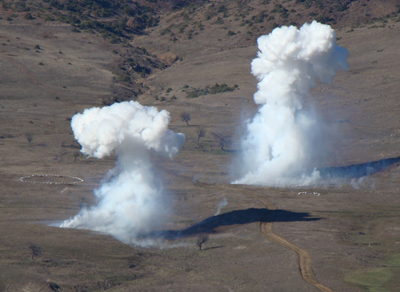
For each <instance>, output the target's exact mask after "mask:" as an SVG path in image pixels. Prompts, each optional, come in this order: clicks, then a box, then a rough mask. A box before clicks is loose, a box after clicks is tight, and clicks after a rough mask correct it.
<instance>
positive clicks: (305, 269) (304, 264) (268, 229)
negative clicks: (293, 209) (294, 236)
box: [195, 182, 334, 292]
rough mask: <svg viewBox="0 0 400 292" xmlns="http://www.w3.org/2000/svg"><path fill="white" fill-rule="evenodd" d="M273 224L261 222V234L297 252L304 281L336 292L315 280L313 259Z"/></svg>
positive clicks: (268, 204) (326, 291)
mask: <svg viewBox="0 0 400 292" xmlns="http://www.w3.org/2000/svg"><path fill="white" fill-rule="evenodd" d="M195 185H198V186H201V187H214V188H219V189H223V190H226V187H221V186H217V185H214V184H207V183H199V182H197V183H195ZM229 189H231V190H233V191H237V189H236V188H234V187H232V186H230V187H229ZM241 192H242V193H245V194H246V195H248V196H250V197H253V198H255V199H257V200H258V201H260V202H261V203H262V204H264V205H265V207H266V208H267V209H268V210H277V209H278V207H277V206H276V205H275V204H273V203H271V202H270V201H268V200H267V199H265V198H263V197H260V196H257V195H255V194H253V193H252V192H250V191H245V190H241ZM272 223H273V222H260V232H261V234H262V235H263V236H264V237H266V238H268V239H269V240H271V241H274V242H276V243H279V244H280V245H282V246H283V247H286V248H288V249H290V250H293V251H294V252H296V254H297V256H298V258H299V270H300V273H301V276H302V277H303V279H304V280H305V281H307V282H308V283H310V284H311V285H313V286H315V287H316V288H318V289H319V290H320V291H323V292H334V291H333V290H332V289H331V288H329V287H326V286H325V285H323V284H321V283H319V282H318V281H317V280H316V279H315V275H314V272H313V270H312V266H311V257H310V255H309V254H308V252H307V251H306V250H304V249H302V248H300V247H298V246H296V245H294V244H293V243H291V242H289V241H288V240H287V239H285V238H283V237H281V236H279V235H277V234H275V233H274V230H273V229H272Z"/></svg>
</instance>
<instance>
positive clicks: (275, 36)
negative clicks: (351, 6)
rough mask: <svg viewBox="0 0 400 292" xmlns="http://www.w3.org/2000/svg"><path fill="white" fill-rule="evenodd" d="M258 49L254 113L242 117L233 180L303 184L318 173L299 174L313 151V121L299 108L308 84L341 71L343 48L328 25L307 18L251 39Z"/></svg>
mask: <svg viewBox="0 0 400 292" xmlns="http://www.w3.org/2000/svg"><path fill="white" fill-rule="evenodd" d="M257 43H258V48H259V52H258V54H257V58H256V59H254V60H253V61H252V63H251V73H252V74H253V75H254V76H256V77H257V79H258V80H259V83H258V85H257V87H258V91H257V92H256V93H255V94H254V101H255V102H256V104H258V105H260V107H259V110H258V113H257V114H256V115H255V116H254V117H253V119H252V120H251V121H247V133H246V135H245V136H244V137H243V139H242V141H241V148H242V155H241V157H240V168H241V169H240V170H241V174H240V177H241V178H240V179H238V180H237V181H235V182H234V183H241V184H255V185H272V186H285V185H291V184H297V185H299V184H300V185H306V184H310V183H313V182H315V181H316V179H318V177H319V174H318V171H314V172H313V173H312V174H308V175H306V174H305V170H306V169H309V168H310V167H311V169H312V168H313V167H314V166H315V165H310V162H311V160H312V153H313V142H315V135H316V133H318V123H317V121H316V119H315V118H314V117H313V116H312V115H311V114H310V112H309V111H307V110H305V109H303V102H304V99H305V98H306V97H307V95H308V92H309V90H310V88H311V87H314V86H316V85H317V79H319V80H320V81H321V82H322V83H331V82H332V79H333V77H334V76H335V74H336V72H337V71H338V70H347V69H348V63H347V57H348V52H347V50H346V49H344V48H342V47H339V46H338V45H337V44H336V34H335V32H334V30H333V29H332V28H331V27H330V26H329V25H324V24H320V23H318V22H316V21H313V22H312V23H311V24H307V23H306V24H304V25H303V26H302V27H301V28H300V29H297V28H296V27H294V26H290V27H286V26H283V27H280V28H276V29H274V30H273V31H272V32H271V33H270V34H269V35H264V36H261V37H260V38H258V40H257Z"/></svg>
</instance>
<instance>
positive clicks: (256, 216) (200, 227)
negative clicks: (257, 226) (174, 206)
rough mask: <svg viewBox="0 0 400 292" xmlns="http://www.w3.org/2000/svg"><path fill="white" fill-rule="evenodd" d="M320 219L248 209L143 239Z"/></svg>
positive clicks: (150, 234) (151, 234)
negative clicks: (258, 223)
mask: <svg viewBox="0 0 400 292" xmlns="http://www.w3.org/2000/svg"><path fill="white" fill-rule="evenodd" d="M320 219H321V218H310V214H309V213H302V212H300V213H299V212H291V211H285V210H268V209H255V208H250V209H246V210H236V211H232V212H228V213H224V214H221V215H217V216H212V217H210V218H207V219H206V220H204V221H202V222H200V223H197V224H195V225H193V226H191V227H188V228H186V229H184V230H163V231H156V232H152V233H148V234H146V235H143V237H157V238H165V239H177V238H181V237H188V236H194V235H196V234H200V233H215V232H216V230H215V229H217V228H218V227H221V226H227V225H235V224H249V223H254V222H293V221H316V220H320Z"/></svg>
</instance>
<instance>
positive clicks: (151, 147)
mask: <svg viewBox="0 0 400 292" xmlns="http://www.w3.org/2000/svg"><path fill="white" fill-rule="evenodd" d="M169 122H170V115H169V112H167V111H165V110H162V111H160V112H159V111H158V110H157V109H156V108H154V107H145V106H142V105H140V104H139V103H138V102H133V101H130V102H121V103H116V104H113V105H111V106H107V107H103V108H101V109H100V108H90V109H86V110H84V111H83V113H82V114H76V115H75V116H73V118H72V121H71V127H72V130H73V132H74V135H75V139H76V140H77V141H78V142H79V144H81V145H82V150H81V152H82V153H84V154H87V155H89V156H94V157H97V158H102V157H104V156H106V155H110V154H111V153H112V152H114V153H115V154H116V155H117V162H116V167H115V168H114V169H113V170H111V171H110V172H109V174H108V178H106V179H105V180H104V181H103V182H102V186H101V187H100V188H99V189H97V190H95V191H94V193H95V195H96V197H97V198H98V199H99V203H98V205H97V206H93V207H90V208H88V209H87V208H85V209H82V210H81V211H80V212H79V213H78V214H77V215H76V216H75V217H73V218H71V219H69V220H66V221H64V222H63V223H62V225H61V226H60V227H66V228H83V229H91V230H95V231H100V232H105V233H108V234H111V235H112V236H114V237H116V238H117V239H119V240H121V241H122V242H125V243H139V244H140V242H138V241H137V236H138V235H140V234H141V233H143V232H148V231H150V230H152V229H153V228H154V227H156V226H157V224H158V223H160V220H161V219H162V218H164V216H165V215H166V214H167V213H168V207H167V206H166V205H165V204H164V200H163V196H162V187H161V184H160V183H157V182H156V180H155V177H154V175H153V172H152V168H151V160H150V152H151V151H154V152H156V153H158V154H161V155H165V156H169V157H170V158H172V157H173V156H174V155H175V154H177V153H178V151H179V149H180V148H181V147H182V145H183V143H184V141H185V136H184V135H183V134H180V133H179V134H176V133H174V132H172V131H171V130H169V129H168V124H169Z"/></svg>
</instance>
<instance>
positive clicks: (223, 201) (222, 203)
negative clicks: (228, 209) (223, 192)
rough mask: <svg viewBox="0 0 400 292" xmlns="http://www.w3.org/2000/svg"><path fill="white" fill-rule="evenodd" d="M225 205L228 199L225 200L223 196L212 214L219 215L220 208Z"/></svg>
mask: <svg viewBox="0 0 400 292" xmlns="http://www.w3.org/2000/svg"><path fill="white" fill-rule="evenodd" d="M226 205H228V201H227V200H226V198H223V199H222V200H221V201H219V203H218V204H217V211H216V212H215V214H214V216H217V215H219V213H221V208H222V207H225V206H226Z"/></svg>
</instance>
